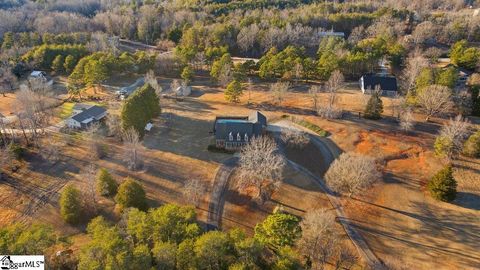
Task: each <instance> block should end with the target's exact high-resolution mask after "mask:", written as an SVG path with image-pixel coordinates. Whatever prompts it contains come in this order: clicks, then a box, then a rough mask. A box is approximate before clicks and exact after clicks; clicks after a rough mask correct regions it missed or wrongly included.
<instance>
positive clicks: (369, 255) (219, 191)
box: [207, 120, 385, 269]
mask: <svg viewBox="0 0 480 270" xmlns="http://www.w3.org/2000/svg"><path fill="white" fill-rule="evenodd" d="M284 129H296V130H301V131H304V132H306V133H308V134H309V135H310V138H311V140H312V143H313V144H314V145H315V146H316V147H317V149H318V150H319V151H320V152H321V153H322V155H323V156H324V157H325V162H327V163H328V164H329V163H331V162H333V160H335V158H336V157H338V156H339V155H340V154H341V150H340V149H339V148H338V147H337V146H336V145H335V144H334V143H333V142H332V141H330V140H328V139H326V138H322V137H319V136H318V135H317V134H315V133H314V132H312V131H311V130H308V129H306V128H304V127H302V126H299V125H296V124H294V123H292V122H290V121H287V120H282V121H279V122H277V123H275V124H274V125H269V126H268V127H267V130H268V131H270V132H272V133H275V134H279V133H281V132H282V130H284ZM237 162H238V158H237V157H232V158H230V159H228V160H226V161H225V162H224V163H223V164H222V165H220V167H219V168H218V170H217V173H216V175H215V179H214V182H213V191H212V194H211V197H210V204H209V212H208V218H207V228H208V230H215V229H218V228H219V224H220V220H221V217H222V214H223V206H224V203H225V191H226V189H227V187H228V180H229V178H230V175H231V173H232V171H233V169H234V168H235V166H236V163H237ZM287 162H288V163H289V164H290V165H291V166H292V167H293V168H294V169H295V170H297V171H298V172H301V173H304V174H306V175H308V176H310V177H311V178H312V179H314V180H315V181H316V182H317V184H318V185H319V187H320V188H321V189H322V190H323V191H324V192H325V194H326V195H327V197H328V199H329V201H330V203H331V204H332V206H333V207H334V208H335V211H336V215H337V218H338V221H339V222H340V224H342V226H343V228H344V229H345V232H346V233H347V235H348V237H349V238H350V239H351V240H352V242H353V244H354V245H355V247H356V248H357V250H358V253H359V254H360V255H361V256H362V258H363V259H364V261H365V262H366V263H367V264H368V265H369V266H371V267H373V268H374V269H385V267H384V265H383V263H382V262H381V261H380V260H379V259H378V258H377V256H376V255H375V254H374V253H373V251H372V250H371V249H370V247H369V246H368V244H367V243H366V242H365V239H364V238H363V237H362V235H361V234H360V233H359V232H358V231H357V230H356V229H355V228H354V227H353V226H352V224H350V221H349V219H348V217H347V216H346V215H345V212H344V211H343V206H342V203H341V201H340V199H339V198H338V197H337V196H336V195H335V193H334V192H333V191H332V190H331V189H330V188H329V187H328V186H327V185H326V184H325V182H324V181H323V180H322V179H321V178H319V177H318V176H316V175H314V174H313V173H311V172H310V171H309V170H308V169H306V168H304V167H303V166H301V165H299V164H297V163H295V162H293V161H291V160H288V159H287Z"/></svg>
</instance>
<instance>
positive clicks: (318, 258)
mask: <svg viewBox="0 0 480 270" xmlns="http://www.w3.org/2000/svg"><path fill="white" fill-rule="evenodd" d="M300 226H301V227H302V237H301V238H300V240H299V241H298V247H299V249H300V251H301V252H302V253H303V254H304V255H305V256H306V257H308V258H309V259H310V260H311V262H312V266H313V267H312V268H313V269H317V270H321V269H324V267H325V265H326V264H327V262H328V261H329V260H330V259H332V257H333V256H334V255H335V251H336V250H337V248H338V246H339V244H340V235H339V234H338V232H337V231H336V230H335V216H334V215H333V214H332V213H331V212H327V211H326V210H324V209H315V210H313V211H310V212H307V214H306V215H305V217H304V218H303V220H302V222H301V223H300Z"/></svg>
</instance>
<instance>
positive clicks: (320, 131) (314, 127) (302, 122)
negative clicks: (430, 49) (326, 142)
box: [295, 120, 328, 137]
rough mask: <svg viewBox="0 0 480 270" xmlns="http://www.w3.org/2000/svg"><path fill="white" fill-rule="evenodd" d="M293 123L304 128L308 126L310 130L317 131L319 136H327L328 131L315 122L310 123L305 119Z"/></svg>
mask: <svg viewBox="0 0 480 270" xmlns="http://www.w3.org/2000/svg"><path fill="white" fill-rule="evenodd" d="M295 124H297V125H300V126H302V127H305V128H308V129H310V130H311V131H313V132H315V133H317V134H318V135H319V136H322V137H327V136H328V132H327V131H326V130H323V129H322V128H321V127H319V126H317V125H315V124H312V123H310V122H308V121H306V120H299V121H295Z"/></svg>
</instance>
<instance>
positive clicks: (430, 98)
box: [417, 84, 452, 121]
mask: <svg viewBox="0 0 480 270" xmlns="http://www.w3.org/2000/svg"><path fill="white" fill-rule="evenodd" d="M417 102H418V104H419V105H420V106H421V107H422V109H423V111H424V112H425V114H426V117H425V121H428V120H429V119H430V117H432V116H434V115H437V114H439V113H443V112H446V111H448V110H450V109H451V108H452V94H451V90H450V89H449V88H448V87H446V86H443V85H436V84H435V85H430V86H428V87H426V88H425V89H423V90H422V91H420V93H418V95H417Z"/></svg>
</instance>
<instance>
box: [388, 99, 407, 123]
mask: <svg viewBox="0 0 480 270" xmlns="http://www.w3.org/2000/svg"><path fill="white" fill-rule="evenodd" d="M405 106H406V102H405V98H404V97H403V96H401V95H400V94H399V93H395V95H394V96H393V98H392V99H391V108H392V116H393V117H395V118H397V119H400V116H401V113H402V112H403V111H404V110H403V108H404V107H405Z"/></svg>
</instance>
